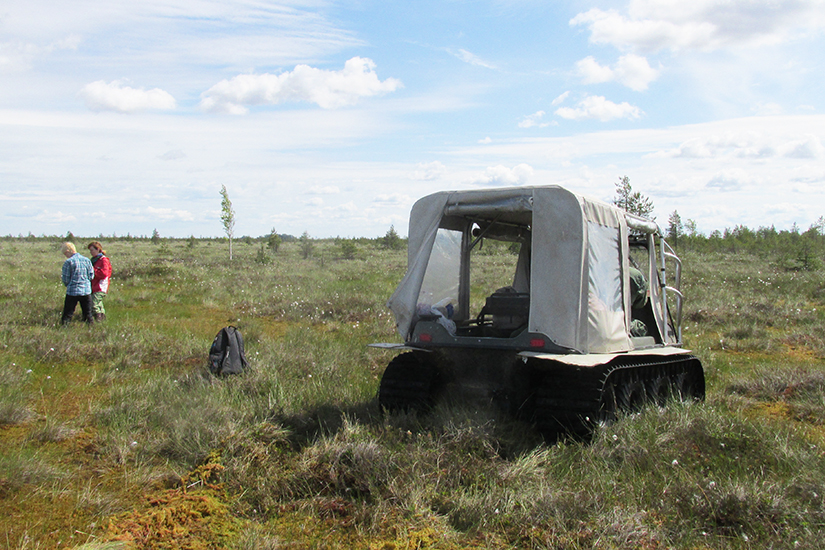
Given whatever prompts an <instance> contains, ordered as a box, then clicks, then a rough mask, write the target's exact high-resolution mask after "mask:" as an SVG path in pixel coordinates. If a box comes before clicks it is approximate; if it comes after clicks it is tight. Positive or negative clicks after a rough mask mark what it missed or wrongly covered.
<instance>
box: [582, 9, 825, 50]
mask: <svg viewBox="0 0 825 550" xmlns="http://www.w3.org/2000/svg"><path fill="white" fill-rule="evenodd" d="M570 25H572V26H577V25H584V26H587V27H588V28H589V30H590V41H591V42H593V43H596V44H611V45H613V46H615V47H617V48H620V49H623V50H627V49H631V50H638V51H649V52H655V51H658V50H662V49H670V50H684V49H698V50H715V49H719V48H722V47H727V46H740V45H743V46H754V45H760V44H775V43H780V42H783V41H785V40H788V39H789V38H792V37H794V36H795V35H798V34H799V33H801V32H802V31H804V30H805V29H809V28H820V29H821V28H822V27H823V25H825V17H823V12H822V2H821V0H693V1H691V2H684V1H683V0H631V1H630V4H629V6H628V14H627V15H622V14H620V13H619V12H617V11H616V10H608V11H603V10H601V9H598V8H593V9H591V10H589V11H587V12H583V13H579V14H578V15H576V16H575V17H574V18H573V19H571V20H570Z"/></svg>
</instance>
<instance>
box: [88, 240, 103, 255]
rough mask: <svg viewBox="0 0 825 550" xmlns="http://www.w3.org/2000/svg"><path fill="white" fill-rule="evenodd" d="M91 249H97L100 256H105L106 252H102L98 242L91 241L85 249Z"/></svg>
mask: <svg viewBox="0 0 825 550" xmlns="http://www.w3.org/2000/svg"><path fill="white" fill-rule="evenodd" d="M92 247H95V248H97V249H98V250H99V251H100V253H101V254H103V255H105V254H106V251H105V250H103V245H102V244H100V243H99V242H98V241H92V242H90V243H89V244H87V245H86V248H92Z"/></svg>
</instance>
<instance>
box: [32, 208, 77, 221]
mask: <svg viewBox="0 0 825 550" xmlns="http://www.w3.org/2000/svg"><path fill="white" fill-rule="evenodd" d="M34 219H36V220H37V221H39V222H46V223H65V222H73V221H77V217H75V215H74V214H64V213H63V212H61V211H57V212H54V213H52V212H49V211H48V210H44V211H43V212H41V213H40V214H38V215H36V216H35V217H34Z"/></svg>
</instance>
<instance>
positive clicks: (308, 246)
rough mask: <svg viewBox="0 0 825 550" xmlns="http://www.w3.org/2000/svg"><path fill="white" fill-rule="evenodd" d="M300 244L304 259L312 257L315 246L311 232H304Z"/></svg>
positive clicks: (299, 240)
mask: <svg viewBox="0 0 825 550" xmlns="http://www.w3.org/2000/svg"><path fill="white" fill-rule="evenodd" d="M298 244H299V245H300V246H301V254H302V255H303V257H304V259H307V258H309V257H310V256H312V250H313V249H314V248H315V245H314V244H313V243H312V238H311V237H310V236H309V231H304V232H303V234H302V235H301V238H299V239H298Z"/></svg>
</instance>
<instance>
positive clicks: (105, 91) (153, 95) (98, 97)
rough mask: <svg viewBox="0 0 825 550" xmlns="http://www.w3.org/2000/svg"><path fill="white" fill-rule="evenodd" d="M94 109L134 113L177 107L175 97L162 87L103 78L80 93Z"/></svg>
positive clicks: (90, 107)
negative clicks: (136, 86) (146, 87)
mask: <svg viewBox="0 0 825 550" xmlns="http://www.w3.org/2000/svg"><path fill="white" fill-rule="evenodd" d="M79 95H80V96H81V97H82V98H83V99H85V100H86V105H87V106H88V107H89V109H91V110H93V111H116V112H118V113H134V112H136V111H148V110H169V109H174V108H175V98H174V97H172V96H171V95H170V94H169V93H168V92H165V91H163V90H161V89H160V88H153V89H151V90H143V89H140V90H138V89H135V88H131V87H129V86H124V85H123V82H122V81H120V80H115V81H113V82H110V83H108V84H107V83H106V82H105V81H103V80H98V81H96V82H91V83H89V84H86V86H84V87H83V89H82V90H80V94H79Z"/></svg>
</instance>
